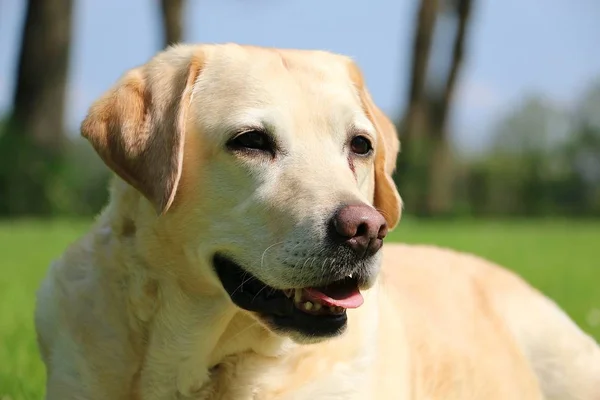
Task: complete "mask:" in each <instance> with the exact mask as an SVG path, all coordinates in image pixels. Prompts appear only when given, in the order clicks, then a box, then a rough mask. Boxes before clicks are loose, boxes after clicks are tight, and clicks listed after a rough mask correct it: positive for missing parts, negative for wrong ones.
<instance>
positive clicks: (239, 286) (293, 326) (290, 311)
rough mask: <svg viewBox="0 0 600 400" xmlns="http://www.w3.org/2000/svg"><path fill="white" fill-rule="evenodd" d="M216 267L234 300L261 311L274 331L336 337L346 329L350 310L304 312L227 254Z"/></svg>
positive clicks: (217, 257) (217, 260)
mask: <svg viewBox="0 0 600 400" xmlns="http://www.w3.org/2000/svg"><path fill="white" fill-rule="evenodd" d="M213 266H214V269H215V272H216V273H217V276H218V277H219V280H220V281H221V284H222V285H223V288H224V289H225V291H226V292H227V294H228V295H229V297H230V298H231V300H232V301H233V303H234V304H236V305H237V306H238V307H240V308H242V309H244V310H247V311H250V312H255V313H257V314H259V315H260V316H261V317H262V318H263V319H264V320H265V322H266V323H267V324H269V325H271V326H272V328H273V329H274V330H281V331H298V332H301V333H303V334H305V335H308V336H314V337H330V336H335V335H336V334H338V333H340V332H341V331H343V330H344V327H345V325H346V322H347V315H346V312H344V313H342V314H338V315H334V314H332V315H318V316H317V315H311V314H307V313H304V312H302V311H300V310H298V309H297V308H296V307H295V306H294V303H293V301H292V299H290V298H288V297H287V296H286V295H285V294H284V293H283V291H282V290H279V289H276V288H273V287H271V286H269V285H267V284H266V283H264V282H262V281H261V280H259V279H258V278H257V277H255V276H253V275H251V274H250V273H248V272H247V271H245V270H244V269H243V268H242V267H241V266H240V265H239V264H238V263H236V262H235V261H233V260H232V259H230V258H228V257H227V256H225V255H222V254H219V253H217V254H216V255H215V256H214V257H213Z"/></svg>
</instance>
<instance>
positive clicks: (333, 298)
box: [304, 278, 364, 308]
mask: <svg viewBox="0 0 600 400" xmlns="http://www.w3.org/2000/svg"><path fill="white" fill-rule="evenodd" d="M304 292H305V294H306V296H307V297H308V298H310V300H312V301H314V302H318V303H321V304H323V305H326V306H330V307H332V306H337V307H343V308H358V307H360V306H361V305H362V303H363V301H364V299H363V297H362V294H360V290H358V285H357V284H356V280H354V279H349V278H348V279H344V280H341V281H337V282H334V283H331V284H329V285H327V286H321V287H315V288H307V289H304Z"/></svg>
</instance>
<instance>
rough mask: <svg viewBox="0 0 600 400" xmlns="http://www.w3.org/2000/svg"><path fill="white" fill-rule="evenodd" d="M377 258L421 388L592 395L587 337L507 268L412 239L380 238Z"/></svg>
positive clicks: (597, 380) (596, 361) (593, 361)
mask: <svg viewBox="0 0 600 400" xmlns="http://www.w3.org/2000/svg"><path fill="white" fill-rule="evenodd" d="M383 265H384V270H383V278H382V279H383V281H384V282H385V283H384V285H385V286H386V287H387V289H386V291H387V292H393V295H392V296H391V297H392V298H393V299H394V301H395V303H396V305H397V309H398V310H399V311H398V312H399V313H401V314H402V319H403V320H404V323H405V329H406V330H407V332H408V333H409V334H408V342H409V347H410V348H411V349H410V351H411V354H412V355H413V356H414V357H413V359H412V360H411V366H412V367H413V368H414V369H415V372H414V374H415V376H416V377H420V383H417V385H416V387H417V388H418V389H417V390H422V391H423V392H424V393H425V394H426V396H425V398H427V395H429V396H432V395H433V396H435V394H438V395H440V396H441V397H439V398H445V399H447V398H486V399H487V398H506V399H508V398H510V399H517V398H523V399H532V398H533V399H535V398H539V395H536V392H537V393H539V391H541V392H542V393H543V398H544V399H573V400H575V399H577V400H583V399H586V400H597V399H600V348H599V347H598V345H597V343H596V342H595V341H594V340H593V339H592V338H590V337H589V336H588V335H586V334H585V333H584V332H583V331H582V330H581V329H580V328H579V327H578V326H577V325H575V324H574V323H573V322H572V321H571V320H570V319H569V318H568V317H567V316H566V314H565V313H564V312H563V311H562V310H561V309H560V308H558V307H557V306H556V305H555V304H554V303H553V302H552V301H551V300H550V299H548V298H547V297H546V296H544V295H542V294H541V293H539V292H538V291H536V290H535V289H533V288H532V287H530V286H529V285H528V284H527V283H526V282H524V281H523V280H522V279H520V278H519V277H518V276H516V275H514V274H513V273H511V272H510V271H507V270H505V269H504V268H501V267H500V266H497V265H495V264H493V263H491V262H489V261H486V260H483V259H481V258H479V257H476V256H473V255H470V254H465V253H460V252H455V251H452V250H448V249H442V248H437V247H434V246H414V245H410V246H409V245H388V246H387V248H386V249H385V251H384V263H383ZM434 377H437V379H436V378H434ZM479 379H480V380H481V381H480V382H481V385H477V384H475V385H473V382H476V381H477V380H479ZM509 382H510V384H509ZM478 386H479V387H478ZM477 390H484V392H479V393H478V395H476V396H473V394H474V393H473V391H477ZM511 390H514V391H515V392H514V393H510V391H511ZM486 392H489V393H486ZM451 393H453V394H454V397H452V395H451ZM417 398H421V396H417Z"/></svg>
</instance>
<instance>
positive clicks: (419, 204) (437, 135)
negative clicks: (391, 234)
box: [398, 0, 472, 216]
mask: <svg viewBox="0 0 600 400" xmlns="http://www.w3.org/2000/svg"><path fill="white" fill-rule="evenodd" d="M471 9H472V0H446V1H441V3H440V2H438V0H421V4H420V8H419V12H418V15H417V23H416V28H415V29H416V31H415V38H414V45H413V55H412V58H413V62H412V70H411V88H410V92H409V100H408V108H407V112H406V114H405V117H404V119H403V121H402V122H403V126H402V128H401V133H402V134H403V153H404V154H403V155H401V157H400V159H401V161H400V165H399V168H398V169H399V176H400V182H399V184H400V185H405V187H404V190H406V192H404V191H403V195H404V196H407V195H408V196H407V199H406V200H407V204H408V206H409V208H412V209H413V211H415V212H416V213H417V214H420V215H426V216H430V215H442V214H447V213H449V212H451V210H452V196H453V162H452V151H451V147H450V143H449V138H448V136H449V135H448V128H447V121H448V115H449V112H450V108H451V105H452V100H453V97H454V92H455V88H456V84H457V80H458V76H459V73H460V70H461V67H462V63H463V58H464V53H465V42H466V38H467V33H468V27H469V22H470V17H471ZM442 18H446V19H449V20H450V22H452V23H453V24H452V25H453V27H454V29H453V30H452V31H453V32H452V35H451V36H450V37H453V38H454V40H453V45H452V51H451V52H450V53H449V54H450V59H449V60H445V59H444V58H445V53H446V52H445V51H444V50H445V48H444V46H440V45H438V46H433V44H434V36H435V35H434V34H435V31H436V29H439V28H440V20H441V19H442ZM442 33H443V35H442V36H447V35H446V34H447V32H446V31H442ZM438 36H440V35H438ZM432 48H433V49H435V50H437V53H435V54H431V51H432ZM436 55H437V56H440V55H441V56H442V58H441V60H440V61H441V62H440V65H442V66H443V65H446V67H445V68H441V71H439V72H438V74H439V75H437V76H436V75H433V74H432V68H431V65H430V64H431V61H430V59H432V58H435V57H434V56H436ZM438 58H439V57H438ZM404 181H406V182H404Z"/></svg>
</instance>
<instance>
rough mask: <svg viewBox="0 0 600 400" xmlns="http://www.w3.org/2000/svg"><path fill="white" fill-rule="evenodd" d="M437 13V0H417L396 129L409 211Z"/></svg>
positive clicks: (416, 192)
mask: <svg viewBox="0 0 600 400" xmlns="http://www.w3.org/2000/svg"><path fill="white" fill-rule="evenodd" d="M437 13H438V0H421V1H420V5H419V7H418V9H417V14H416V18H415V31H414V37H413V45H412V55H411V57H412V64H411V72H410V88H409V92H408V99H407V103H408V104H407V108H406V112H405V114H404V117H403V118H402V121H401V125H400V129H399V131H400V135H401V139H402V153H401V154H400V157H399V160H398V173H397V176H398V178H397V179H398V186H399V187H400V190H401V192H402V196H403V198H404V201H405V204H406V205H407V207H408V208H409V209H410V210H412V211H416V210H417V209H418V207H419V203H420V202H421V199H422V197H423V196H422V195H421V192H422V187H423V182H424V179H426V176H425V168H426V165H427V164H426V161H427V159H424V158H423V156H424V155H425V154H424V153H425V150H426V149H424V147H425V145H426V142H427V136H428V128H427V126H426V125H427V110H426V108H427V102H426V100H427V99H426V96H425V94H426V93H425V84H426V82H427V69H428V66H429V58H430V53H431V46H432V42H433V34H434V29H435V22H436V18H437Z"/></svg>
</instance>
